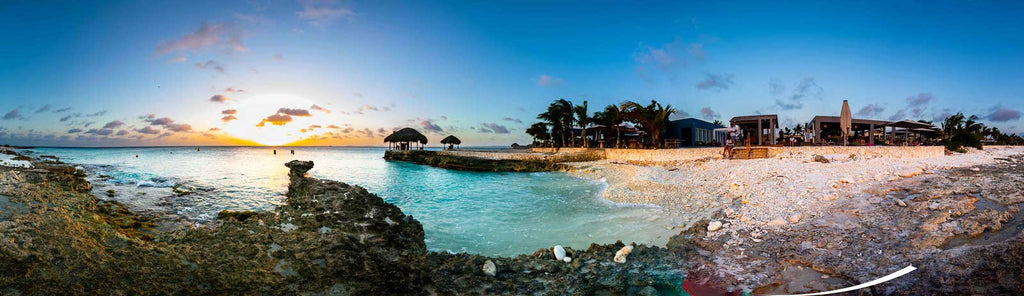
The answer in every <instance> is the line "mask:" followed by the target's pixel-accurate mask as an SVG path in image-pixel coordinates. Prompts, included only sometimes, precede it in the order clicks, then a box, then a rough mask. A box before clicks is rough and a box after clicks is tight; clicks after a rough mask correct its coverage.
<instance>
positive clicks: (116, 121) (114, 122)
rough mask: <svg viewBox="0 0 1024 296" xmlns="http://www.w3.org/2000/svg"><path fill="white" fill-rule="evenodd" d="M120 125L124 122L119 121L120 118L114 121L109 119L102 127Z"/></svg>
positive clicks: (117, 126) (109, 127)
mask: <svg viewBox="0 0 1024 296" xmlns="http://www.w3.org/2000/svg"><path fill="white" fill-rule="evenodd" d="M122 125H124V122H121V121H120V120H114V121H111V122H107V124H105V125H103V128H105V129H115V128H119V127H121V126H122Z"/></svg>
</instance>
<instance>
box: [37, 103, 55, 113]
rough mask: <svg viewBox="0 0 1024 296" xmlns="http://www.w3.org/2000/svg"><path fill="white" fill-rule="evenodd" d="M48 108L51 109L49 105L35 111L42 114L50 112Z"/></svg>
mask: <svg viewBox="0 0 1024 296" xmlns="http://www.w3.org/2000/svg"><path fill="white" fill-rule="evenodd" d="M50 108H52V106H50V104H46V105H43V107H42V108H39V110H36V113H43V112H46V111H50Z"/></svg>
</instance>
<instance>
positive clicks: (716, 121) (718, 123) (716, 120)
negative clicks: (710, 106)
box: [711, 119, 725, 126]
mask: <svg viewBox="0 0 1024 296" xmlns="http://www.w3.org/2000/svg"><path fill="white" fill-rule="evenodd" d="M711 124H714V125H717V126H725V124H723V123H722V121H721V120H718V119H715V121H714V122H712V123H711Z"/></svg>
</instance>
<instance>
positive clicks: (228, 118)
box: [220, 115, 238, 122]
mask: <svg viewBox="0 0 1024 296" xmlns="http://www.w3.org/2000/svg"><path fill="white" fill-rule="evenodd" d="M232 120H238V117H235V116H234V115H227V116H224V117H221V118H220V121H223V122H231V121H232Z"/></svg>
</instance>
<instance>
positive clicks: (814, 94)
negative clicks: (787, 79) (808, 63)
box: [769, 77, 825, 110]
mask: <svg viewBox="0 0 1024 296" xmlns="http://www.w3.org/2000/svg"><path fill="white" fill-rule="evenodd" d="M776 83H778V84H776ZM781 83H782V82H781V81H776V79H772V81H770V82H769V91H772V92H773V94H775V93H779V94H781V90H784V88H783V89H776V88H775V85H781ZM776 90H780V91H779V92H776ZM824 93H825V90H824V89H823V88H821V86H818V83H817V82H816V81H815V80H814V77H807V78H804V79H803V80H801V81H800V83H797V85H796V87H794V88H793V91H792V92H790V94H789V96H788V97H786V98H778V99H775V106H777V107H779V108H780V109H782V110H796V109H800V108H803V107H804V101H806V100H807V99H818V100H820V99H821V98H822V95H823V94H824Z"/></svg>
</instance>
